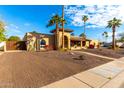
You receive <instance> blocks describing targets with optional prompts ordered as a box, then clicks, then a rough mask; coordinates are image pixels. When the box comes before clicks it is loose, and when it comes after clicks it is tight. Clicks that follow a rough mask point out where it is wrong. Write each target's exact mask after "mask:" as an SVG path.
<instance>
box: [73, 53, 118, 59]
mask: <svg viewBox="0 0 124 93" xmlns="http://www.w3.org/2000/svg"><path fill="white" fill-rule="evenodd" d="M73 53H84V54H88V55H92V56H97V57H101V58H106V59H111V60H116V58H111V57H107V56H102V55H97V54H93V53H89V52H84V51H73Z"/></svg>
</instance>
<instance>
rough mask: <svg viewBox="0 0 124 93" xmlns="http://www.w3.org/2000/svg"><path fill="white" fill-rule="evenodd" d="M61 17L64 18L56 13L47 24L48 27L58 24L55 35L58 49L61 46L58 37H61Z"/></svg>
mask: <svg viewBox="0 0 124 93" xmlns="http://www.w3.org/2000/svg"><path fill="white" fill-rule="evenodd" d="M61 19H62V18H61V17H60V16H59V15H58V14H56V15H54V16H52V17H51V19H50V20H49V22H48V24H47V27H50V26H53V25H56V33H55V35H56V37H55V41H56V49H58V48H59V45H58V44H59V42H58V38H59V36H58V32H59V24H60V23H61Z"/></svg>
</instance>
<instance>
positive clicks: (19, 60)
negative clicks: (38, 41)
mask: <svg viewBox="0 0 124 93" xmlns="http://www.w3.org/2000/svg"><path fill="white" fill-rule="evenodd" d="M110 61H111V60H108V59H103V58H99V57H94V56H90V55H86V54H84V55H82V54H79V53H76V54H71V53H70V52H59V51H47V52H6V53H4V54H2V55H0V87H9V88H10V87H15V88H25V87H28V88H30V87H33V88H35V87H42V86H45V85H47V84H50V83H52V82H55V81H58V80H61V79H63V78H66V77H69V76H71V75H74V74H76V73H79V72H82V71H85V70H88V69H90V68H93V67H96V66H99V65H101V64H105V63H107V62H110Z"/></svg>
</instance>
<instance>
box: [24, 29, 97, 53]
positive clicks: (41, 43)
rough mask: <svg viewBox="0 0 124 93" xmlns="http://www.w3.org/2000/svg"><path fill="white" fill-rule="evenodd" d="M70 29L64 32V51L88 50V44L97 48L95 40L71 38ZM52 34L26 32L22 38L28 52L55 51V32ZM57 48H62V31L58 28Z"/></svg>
mask: <svg viewBox="0 0 124 93" xmlns="http://www.w3.org/2000/svg"><path fill="white" fill-rule="evenodd" d="M71 32H73V30H71V29H65V31H64V47H65V49H72V50H73V49H81V48H88V47H89V45H90V44H93V45H95V47H97V46H98V42H96V41H95V40H88V39H86V40H85V39H83V38H81V37H76V36H71V34H70V33H71ZM51 33H52V34H40V33H32V32H28V33H26V35H25V36H24V41H27V50H28V51H40V50H46V49H49V50H53V49H56V43H57V42H56V41H57V40H56V37H57V35H56V34H55V33H56V30H55V29H54V30H52V31H51ZM58 46H59V48H61V47H62V29H61V28H59V32H58Z"/></svg>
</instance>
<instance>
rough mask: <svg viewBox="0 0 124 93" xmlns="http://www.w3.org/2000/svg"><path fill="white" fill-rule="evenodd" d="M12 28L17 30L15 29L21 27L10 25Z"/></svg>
mask: <svg viewBox="0 0 124 93" xmlns="http://www.w3.org/2000/svg"><path fill="white" fill-rule="evenodd" d="M10 26H11V27H12V28H15V29H18V28H19V27H18V26H17V25H15V24H10Z"/></svg>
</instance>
